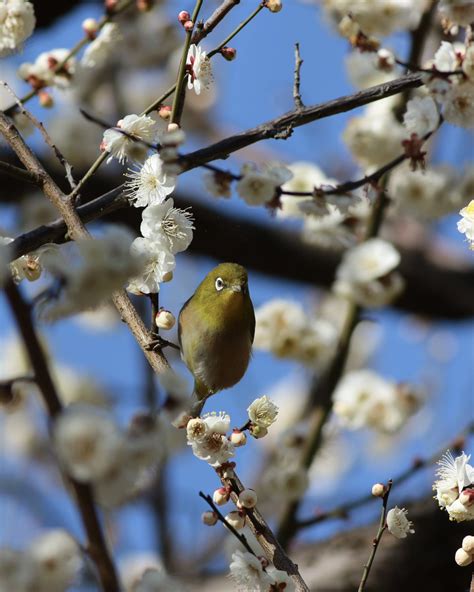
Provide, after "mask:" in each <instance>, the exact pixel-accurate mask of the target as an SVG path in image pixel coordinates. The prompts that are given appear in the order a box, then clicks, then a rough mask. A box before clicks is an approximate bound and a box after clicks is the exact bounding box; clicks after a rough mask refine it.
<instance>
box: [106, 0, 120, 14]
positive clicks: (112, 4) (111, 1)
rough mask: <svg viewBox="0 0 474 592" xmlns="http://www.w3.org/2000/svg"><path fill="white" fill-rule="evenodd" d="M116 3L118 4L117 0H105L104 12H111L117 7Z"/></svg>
mask: <svg viewBox="0 0 474 592" xmlns="http://www.w3.org/2000/svg"><path fill="white" fill-rule="evenodd" d="M117 4H118V0H105V1H104V7H105V10H106V12H107V13H108V14H111V13H113V12H114V10H115V9H116V8H117Z"/></svg>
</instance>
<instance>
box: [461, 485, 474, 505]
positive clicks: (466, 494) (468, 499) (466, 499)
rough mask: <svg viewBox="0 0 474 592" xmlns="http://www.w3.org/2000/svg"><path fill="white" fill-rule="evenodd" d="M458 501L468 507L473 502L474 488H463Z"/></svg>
mask: <svg viewBox="0 0 474 592" xmlns="http://www.w3.org/2000/svg"><path fill="white" fill-rule="evenodd" d="M459 501H460V502H461V504H462V505H463V506H466V507H470V506H472V504H474V489H465V490H464V491H461V493H460V494H459Z"/></svg>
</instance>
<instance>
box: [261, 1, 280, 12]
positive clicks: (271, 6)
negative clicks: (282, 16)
mask: <svg viewBox="0 0 474 592" xmlns="http://www.w3.org/2000/svg"><path fill="white" fill-rule="evenodd" d="M265 6H266V7H267V8H268V10H269V11H270V12H280V10H281V9H282V8H283V4H282V2H281V0H266V2H265Z"/></svg>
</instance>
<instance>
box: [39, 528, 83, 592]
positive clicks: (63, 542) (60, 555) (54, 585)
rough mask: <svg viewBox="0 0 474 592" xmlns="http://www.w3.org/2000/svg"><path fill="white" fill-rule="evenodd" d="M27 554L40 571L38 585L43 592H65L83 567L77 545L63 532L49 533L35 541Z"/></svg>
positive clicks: (52, 531)
mask: <svg viewBox="0 0 474 592" xmlns="http://www.w3.org/2000/svg"><path fill="white" fill-rule="evenodd" d="M28 553H29V555H30V557H31V558H32V560H33V562H34V563H35V565H36V567H37V573H38V579H37V581H36V585H37V588H35V590H36V589H38V590H39V591H43V592H64V590H67V589H68V588H69V587H70V586H71V585H72V584H73V583H74V580H75V578H76V576H77V574H78V572H79V570H80V568H81V566H82V559H81V551H80V549H79V545H78V544H77V543H76V541H75V540H74V539H73V538H72V537H71V535H69V534H68V533H67V532H66V531H64V530H60V529H57V530H50V531H47V532H45V533H44V534H43V535H41V536H40V537H38V538H37V539H35V540H34V541H33V543H32V544H31V546H30V547H29V549H28Z"/></svg>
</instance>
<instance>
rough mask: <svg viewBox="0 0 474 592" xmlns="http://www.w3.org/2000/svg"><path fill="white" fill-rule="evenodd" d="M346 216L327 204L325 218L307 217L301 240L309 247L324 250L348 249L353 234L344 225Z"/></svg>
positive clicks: (353, 238) (352, 240) (352, 239)
mask: <svg viewBox="0 0 474 592" xmlns="http://www.w3.org/2000/svg"><path fill="white" fill-rule="evenodd" d="M346 217H347V216H346V215H345V214H344V213H343V212H342V211H341V209H340V208H337V207H336V206H334V205H332V204H328V214H326V215H325V216H307V217H306V218H305V220H304V224H303V229H302V238H303V240H304V241H305V242H306V243H308V244H311V245H316V246H318V247H322V248H324V249H333V250H340V249H343V248H347V247H350V246H351V245H352V244H353V243H354V241H355V237H354V233H353V232H352V231H351V229H350V228H349V227H347V226H345V225H344V221H345V220H346Z"/></svg>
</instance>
